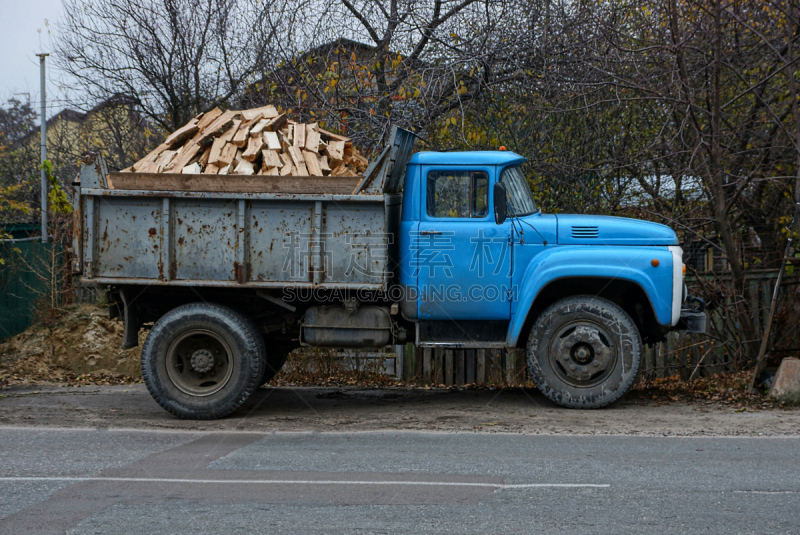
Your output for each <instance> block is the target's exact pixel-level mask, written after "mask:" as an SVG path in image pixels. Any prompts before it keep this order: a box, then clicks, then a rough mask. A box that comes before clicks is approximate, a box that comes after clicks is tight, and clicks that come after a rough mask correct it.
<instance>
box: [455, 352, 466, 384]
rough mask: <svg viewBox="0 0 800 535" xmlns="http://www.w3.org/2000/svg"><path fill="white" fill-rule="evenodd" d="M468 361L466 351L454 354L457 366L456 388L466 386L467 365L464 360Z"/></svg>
mask: <svg viewBox="0 0 800 535" xmlns="http://www.w3.org/2000/svg"><path fill="white" fill-rule="evenodd" d="M465 359H466V351H465V350H463V349H458V350H456V351H455V353H454V354H453V361H454V363H453V365H454V366H455V370H454V371H453V373H454V377H453V383H454V384H455V385H456V386H464V375H465V374H464V370H465V368H466V363H465V362H464V360H465Z"/></svg>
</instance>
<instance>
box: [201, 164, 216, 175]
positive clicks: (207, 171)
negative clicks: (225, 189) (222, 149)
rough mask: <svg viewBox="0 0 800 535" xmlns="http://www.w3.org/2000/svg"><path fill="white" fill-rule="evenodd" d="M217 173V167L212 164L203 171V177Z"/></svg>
mask: <svg viewBox="0 0 800 535" xmlns="http://www.w3.org/2000/svg"><path fill="white" fill-rule="evenodd" d="M217 173H219V167H217V166H216V165H214V164H213V163H210V164H208V165H207V166H206V168H205V170H204V171H203V174H204V175H216V174H217Z"/></svg>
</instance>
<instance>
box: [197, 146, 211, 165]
mask: <svg viewBox="0 0 800 535" xmlns="http://www.w3.org/2000/svg"><path fill="white" fill-rule="evenodd" d="M210 156H211V147H206V150H204V151H203V154H202V156H200V160H199V162H200V165H201V166H202V167H203V169H205V167H206V166H207V165H208V158H209V157H210Z"/></svg>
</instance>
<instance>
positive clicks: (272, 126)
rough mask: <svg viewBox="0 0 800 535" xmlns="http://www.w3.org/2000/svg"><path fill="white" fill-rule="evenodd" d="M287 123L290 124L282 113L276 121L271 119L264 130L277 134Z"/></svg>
mask: <svg viewBox="0 0 800 535" xmlns="http://www.w3.org/2000/svg"><path fill="white" fill-rule="evenodd" d="M287 122H289V118H288V117H286V114H285V113H281V114H280V115H278V116H277V117H275V118H274V119H271V120H270V121H269V122H268V123H267V124H266V126H264V130H266V131H272V132H277V131H278V130H280V129H281V128H282V127H283V126H284V125H285V124H286V123H287Z"/></svg>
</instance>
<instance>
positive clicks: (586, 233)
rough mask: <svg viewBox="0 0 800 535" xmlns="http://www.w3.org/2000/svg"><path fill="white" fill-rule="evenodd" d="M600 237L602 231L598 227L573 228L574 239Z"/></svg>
mask: <svg viewBox="0 0 800 535" xmlns="http://www.w3.org/2000/svg"><path fill="white" fill-rule="evenodd" d="M599 235H600V231H599V230H598V228H597V227H595V226H591V227H575V226H573V227H572V237H573V238H597V237H598V236H599Z"/></svg>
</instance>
